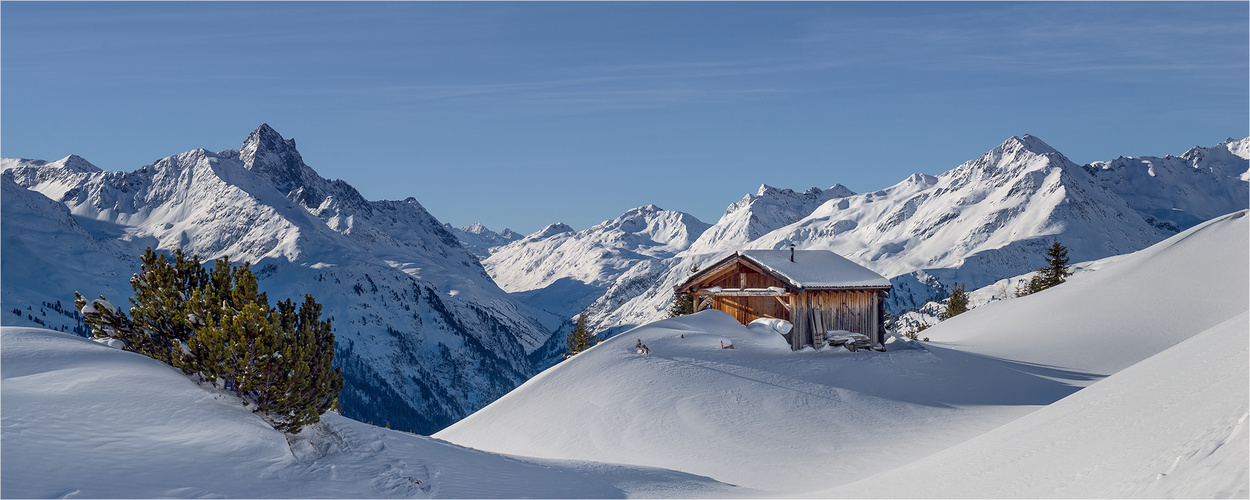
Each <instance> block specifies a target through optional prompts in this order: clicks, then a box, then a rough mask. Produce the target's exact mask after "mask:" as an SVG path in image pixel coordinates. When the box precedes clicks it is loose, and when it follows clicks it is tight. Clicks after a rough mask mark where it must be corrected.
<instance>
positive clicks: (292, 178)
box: [239, 123, 306, 192]
mask: <svg viewBox="0 0 1250 500" xmlns="http://www.w3.org/2000/svg"><path fill="white" fill-rule="evenodd" d="M239 161H241V162H243V167H244V168H246V169H248V170H251V171H253V172H256V173H257V174H259V175H262V176H264V177H267V178H269V179H270V180H271V181H273V182H274V186H275V187H277V188H278V189H279V190H281V191H283V192H288V191H290V190H292V189H293V188H294V187H295V186H298V185H301V184H303V180H304V179H303V177H305V175H304V174H305V172H304V171H303V170H304V168H306V167H305V165H304V159H303V158H302V157H300V154H299V151H298V150H296V149H295V139H283V138H282V135H281V134H279V133H278V131H276V130H274V129H273V127H270V126H269V125H268V124H264V123H262V124H261V125H260V126H259V127H256V130H254V131H252V133H251V135H248V136H247V139H246V140H244V141H243V147H241V148H239Z"/></svg>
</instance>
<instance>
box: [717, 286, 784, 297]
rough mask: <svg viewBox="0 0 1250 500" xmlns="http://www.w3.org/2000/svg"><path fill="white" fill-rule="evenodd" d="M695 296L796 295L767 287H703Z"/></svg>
mask: <svg viewBox="0 0 1250 500" xmlns="http://www.w3.org/2000/svg"><path fill="white" fill-rule="evenodd" d="M694 295H695V296H710V297H778V298H780V297H788V296H791V295H794V294H792V293H790V292H778V291H776V290H769V289H767V288H747V289H740V288H722V289H721V290H720V291H719V292H714V291H712V290H708V289H706V288H705V289H703V290H698V291H695V292H694Z"/></svg>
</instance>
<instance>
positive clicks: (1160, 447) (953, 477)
mask: <svg viewBox="0 0 1250 500" xmlns="http://www.w3.org/2000/svg"><path fill="white" fill-rule="evenodd" d="M1248 321H1250V319H1248V317H1247V314H1246V313H1241V314H1240V315H1238V316H1237V317H1235V318H1233V319H1230V320H1228V321H1225V322H1224V323H1221V324H1219V325H1217V326H1215V327H1214V328H1211V329H1209V330H1207V331H1205V332H1202V333H1200V334H1198V335H1195V336H1194V337H1193V338H1190V339H1189V340H1186V341H1184V342H1182V343H1181V344H1180V345H1177V346H1176V347H1173V348H1171V349H1168V350H1166V351H1163V352H1161V353H1159V354H1157V355H1155V356H1152V357H1150V358H1149V359H1147V360H1145V361H1142V362H1141V363H1138V364H1136V365H1133V366H1130V367H1128V368H1126V369H1124V370H1123V371H1121V372H1119V373H1116V374H1115V375H1112V376H1110V377H1107V378H1106V379H1104V380H1102V381H1099V382H1098V383H1096V384H1094V385H1091V386H1090V387H1088V388H1086V389H1084V390H1082V391H1080V392H1077V393H1076V394H1073V395H1071V396H1069V397H1067V398H1064V399H1062V400H1060V401H1058V402H1056V403H1054V404H1052V405H1050V406H1047V407H1046V408H1042V409H1041V410H1038V411H1036V412H1034V413H1032V414H1029V415H1027V416H1025V417H1023V418H1020V419H1019V420H1016V421H1014V422H1011V423H1010V424H1007V425H1005V426H1003V427H1000V428H998V429H995V430H993V431H990V432H988V433H986V434H985V435H983V436H979V437H977V438H975V439H971V440H969V441H968V442H966V443H963V444H960V445H959V446H956V447H954V448H951V449H949V450H946V451H943V452H941V453H938V454H935V455H932V456H930V457H927V458H924V459H923V460H920V461H918V462H914V463H911V464H908V465H906V466H904V467H900V468H898V469H895V470H892V471H890V472H888V473H886V474H883V475H881V476H877V477H873V478H869V479H866V480H863V481H859V482H856V483H854V484H850V485H847V486H845V487H842V488H839V489H835V490H833V491H828V492H822V493H820V496H842V497H846V496H849V497H868V496H888V497H898V498H907V497H912V498H921V497H954V498H958V497H986V498H1037V497H1060V498H1116V497H1129V496H1131V497H1147V498H1245V497H1246V496H1247V494H1248V493H1250V446H1247V442H1248V441H1247V440H1250V434H1248V433H1247V426H1250V421H1247V417H1248V416H1250V406H1248V404H1247V393H1248V391H1250V370H1248V369H1247V367H1248V366H1250V365H1248V363H1247V361H1248V360H1250V354H1247V343H1248V340H1250V337H1247V335H1246V332H1247V331H1250V330H1248V328H1250V323H1248Z"/></svg>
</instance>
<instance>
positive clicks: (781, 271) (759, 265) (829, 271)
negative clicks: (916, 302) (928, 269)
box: [677, 250, 892, 292]
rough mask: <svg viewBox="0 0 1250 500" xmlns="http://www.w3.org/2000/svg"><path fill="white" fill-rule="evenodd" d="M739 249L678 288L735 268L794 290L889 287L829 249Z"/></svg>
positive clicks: (702, 281) (859, 266)
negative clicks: (753, 273)
mask: <svg viewBox="0 0 1250 500" xmlns="http://www.w3.org/2000/svg"><path fill="white" fill-rule="evenodd" d="M790 255H791V254H790V250H742V251H739V252H735V253H733V254H730V255H728V256H726V257H725V258H723V259H721V260H719V261H717V262H716V263H715V264H712V265H711V266H709V267H708V268H707V269H705V270H703V271H700V272H698V273H695V274H694V275H692V276H690V277H689V278H687V279H686V280H685V281H683V282H682V283H681V284H679V285H677V289H679V290H685V291H687V292H692V291H694V290H692V289H690V288H691V287H694V286H697V285H698V284H700V283H707V282H709V281H711V280H709V279H708V278H713V277H718V276H719V275H721V274H724V273H725V272H726V271H728V270H729V269H731V268H733V267H736V265H738V264H741V265H745V266H746V267H748V268H752V269H753V270H755V271H757V272H759V273H761V274H764V275H766V276H769V277H771V278H773V279H776V280H777V281H779V282H781V283H783V284H787V285H789V286H788V288H794V289H797V290H846V289H879V290H888V289H890V288H892V285H891V284H890V280H887V279H885V278H884V277H883V276H881V275H880V274H877V273H875V272H873V271H872V270H870V269H868V268H865V267H863V266H861V265H859V264H856V263H854V262H851V261H850V260H848V259H847V258H845V257H842V256H841V255H838V254H836V253H833V252H831V251H828V250H794V261H793V262H791V261H790Z"/></svg>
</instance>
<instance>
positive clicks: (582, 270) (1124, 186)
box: [483, 135, 1250, 335]
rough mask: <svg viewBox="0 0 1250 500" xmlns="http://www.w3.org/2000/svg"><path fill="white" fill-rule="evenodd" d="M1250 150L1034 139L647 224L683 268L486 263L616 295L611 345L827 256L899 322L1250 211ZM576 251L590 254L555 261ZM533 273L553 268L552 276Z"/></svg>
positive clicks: (602, 260) (537, 260)
mask: <svg viewBox="0 0 1250 500" xmlns="http://www.w3.org/2000/svg"><path fill="white" fill-rule="evenodd" d="M1248 149H1250V139H1242V140H1233V139H1228V140H1226V141H1224V142H1222V143H1220V144H1218V145H1216V146H1213V147H1194V148H1192V149H1190V150H1189V151H1187V152H1185V153H1184V154H1182V155H1181V156H1166V157H1163V158H1158V157H1120V158H1117V159H1116V160H1112V161H1108V162H1096V163H1092V164H1089V165H1084V166H1082V165H1077V164H1076V163H1074V162H1072V161H1071V160H1069V159H1068V158H1067V157H1065V156H1064V155H1063V154H1062V153H1060V152H1059V151H1057V150H1055V149H1054V148H1052V147H1051V146H1049V145H1048V144H1046V143H1045V142H1043V141H1042V140H1041V139H1039V138H1037V137H1033V136H1030V135H1024V136H1023V137H1011V138H1010V139H1008V140H1007V141H1005V142H1003V143H1002V144H1001V145H999V146H998V147H995V148H994V149H992V150H990V151H988V152H986V153H985V154H983V155H981V156H980V157H978V158H976V159H973V160H971V161H968V162H965V163H963V164H961V165H959V166H957V167H955V168H954V169H951V170H949V171H947V172H945V173H942V174H939V175H937V176H933V175H927V174H921V173H917V174H913V175H911V176H910V177H908V178H907V179H905V180H903V181H902V182H900V183H898V184H895V185H894V186H890V187H888V188H885V189H881V190H878V191H873V192H870V193H859V194H857V193H854V192H852V191H851V190H849V189H847V188H846V187H844V186H841V185H834V186H833V187H831V188H829V189H825V190H822V189H819V188H812V189H809V190H807V191H805V192H796V191H793V190H790V189H777V188H774V187H771V186H768V185H762V186H761V187H760V189H759V191H758V192H757V193H756V194H754V195H747V196H745V197H743V198H742V199H741V200H739V201H737V202H735V203H733V204H731V205H729V207H728V208H726V210H725V213H724V215H723V216H721V218H720V220H719V221H717V222H716V223H715V224H713V225H711V226H710V227H707V225H706V224H704V223H702V222H700V221H698V220H697V219H694V218H693V217H690V216H688V215H687V214H683V213H680V212H666V211H660V210H653V211H651V212H647V213H651V214H654V215H652V217H664V218H665V220H672V221H678V220H680V221H686V222H685V223H686V224H687V226H686V228H685V230H684V231H682V232H680V234H682V235H684V237H685V238H687V240H690V239H692V240H693V241H690V242H689V243H688V245H687V246H685V248H682V249H680V251H677V252H676V253H673V254H671V255H661V254H653V255H648V256H645V257H644V258H639V257H638V256H635V255H630V256H625V257H623V256H621V255H619V249H622V244H621V243H620V241H619V239H618V238H612V237H602V236H600V235H599V233H598V232H597V231H596V230H595V228H592V229H588V230H586V231H582V232H577V233H571V232H562V233H557V234H547V232H546V231H544V232H540V233H536V234H534V235H530V236H527V237H525V238H523V239H520V240H517V241H513V242H511V243H509V244H507V245H504V246H501V247H497V248H493V249H491V250H490V252H491V254H490V256H489V257H487V258H486V259H485V260H484V261H483V264H484V265H485V267H486V269H487V271H488V272H490V273H491V275H492V277H494V278H495V280H496V282H498V283H499V284H500V286H501V287H503V288H504V289H505V290H508V291H509V292H513V293H514V294H516V293H525V294H532V295H552V294H553V293H555V292H554V291H551V290H548V289H549V288H563V289H575V287H573V286H571V283H568V282H562V281H561V280H571V281H572V282H575V283H582V284H586V285H589V286H593V287H594V288H596V289H598V288H603V287H605V284H606V288H605V289H604V292H603V293H602V294H601V295H599V296H598V297H597V298H596V299H595V300H594V301H593V302H592V303H591V304H590V305H589V306H587V307H586V308H585V311H586V312H587V313H588V316H589V317H590V318H591V325H592V326H593V327H594V328H595V329H596V331H600V332H606V333H608V334H609V335H610V334H612V333H615V332H619V331H622V330H624V329H627V328H630V327H633V326H635V325H639V324H643V323H647V322H650V321H654V320H656V319H661V318H663V317H664V316H665V312H666V310H667V307H668V305H669V304H670V303H671V300H672V298H673V297H672V286H673V285H675V284H676V283H678V282H679V281H681V280H682V279H684V278H685V277H686V276H687V275H688V274H689V272H690V269H691V268H693V267H695V266H705V265H707V264H708V263H711V262H714V261H716V260H718V259H719V258H721V257H722V256H723V255H725V254H726V253H729V252H733V251H736V250H740V249H780V248H786V247H789V246H790V245H794V246H795V247H796V248H799V249H827V250H832V251H834V252H837V253H839V254H841V255H843V256H845V257H847V258H849V259H851V260H853V261H855V262H858V263H859V264H861V265H864V266H865V267H868V268H869V269H872V270H874V271H876V272H878V273H880V274H882V275H883V276H886V277H888V278H890V279H891V282H892V284H893V285H894V289H893V290H892V291H891V294H890V298H889V300H888V302H887V310H888V311H889V312H890V314H892V315H898V314H900V313H902V312H905V311H909V310H914V309H916V308H919V307H921V306H923V305H924V304H925V303H927V302H929V301H932V300H935V299H941V298H942V297H944V296H946V295H947V294H949V290H950V289H951V288H952V287H953V286H954V285H955V284H956V283H965V284H966V285H967V287H968V289H975V288H980V287H982V286H985V285H988V284H991V283H994V282H995V281H997V280H999V279H1003V278H1007V277H1011V276H1016V275H1019V274H1021V273H1025V272H1028V271H1031V270H1035V269H1037V268H1038V267H1040V266H1041V265H1042V263H1043V251H1044V249H1045V247H1047V246H1049V245H1050V244H1051V242H1052V241H1054V240H1059V241H1061V242H1062V243H1063V244H1064V245H1065V246H1066V247H1068V249H1069V257H1070V258H1071V259H1072V261H1073V262H1080V261H1085V260H1093V259H1098V258H1103V257H1107V256H1112V255H1119V254H1124V253H1128V252H1132V251H1136V250H1139V249H1142V248H1145V247H1147V246H1149V245H1151V244H1154V243H1157V242H1159V241H1162V240H1163V239H1165V238H1167V237H1168V236H1171V235H1173V234H1176V233H1177V232H1179V231H1181V230H1184V229H1186V228H1189V227H1192V226H1193V225H1194V224H1196V223H1198V222H1201V221H1205V220H1208V219H1210V218H1213V217H1215V216H1218V215H1222V214H1226V213H1231V212H1233V211H1236V210H1241V209H1244V208H1246V207H1247V205H1248V204H1250V188H1248V186H1250V184H1248V183H1247V180H1250V173H1248V171H1250V162H1248V161H1247V156H1250V155H1248ZM632 212H633V211H631V213H632ZM604 224H609V223H604ZM601 226H602V225H601ZM597 227H598V226H597ZM638 227H640V228H648V227H649V226H647V225H645V224H640V225H638ZM703 227H707V229H705V230H702V232H700V228H703ZM644 231H645V230H644ZM644 234H645V233H644ZM571 241H576V242H577V245H578V247H577V251H568V250H566V251H562V252H552V251H550V250H551V249H552V248H554V247H559V246H563V245H569V242H571ZM533 269H542V270H543V272H542V273H541V277H536V276H534V274H532V273H531V272H530V270H533ZM590 271H596V272H590ZM579 292H580V291H579ZM558 302H559V301H558V300H554V299H552V300H549V303H558ZM565 303H566V304H568V305H569V306H570V309H569V310H565V311H563V312H564V313H566V314H576V312H577V310H574V309H575V307H574V306H577V305H580V303H575V302H572V301H566V302H565Z"/></svg>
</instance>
